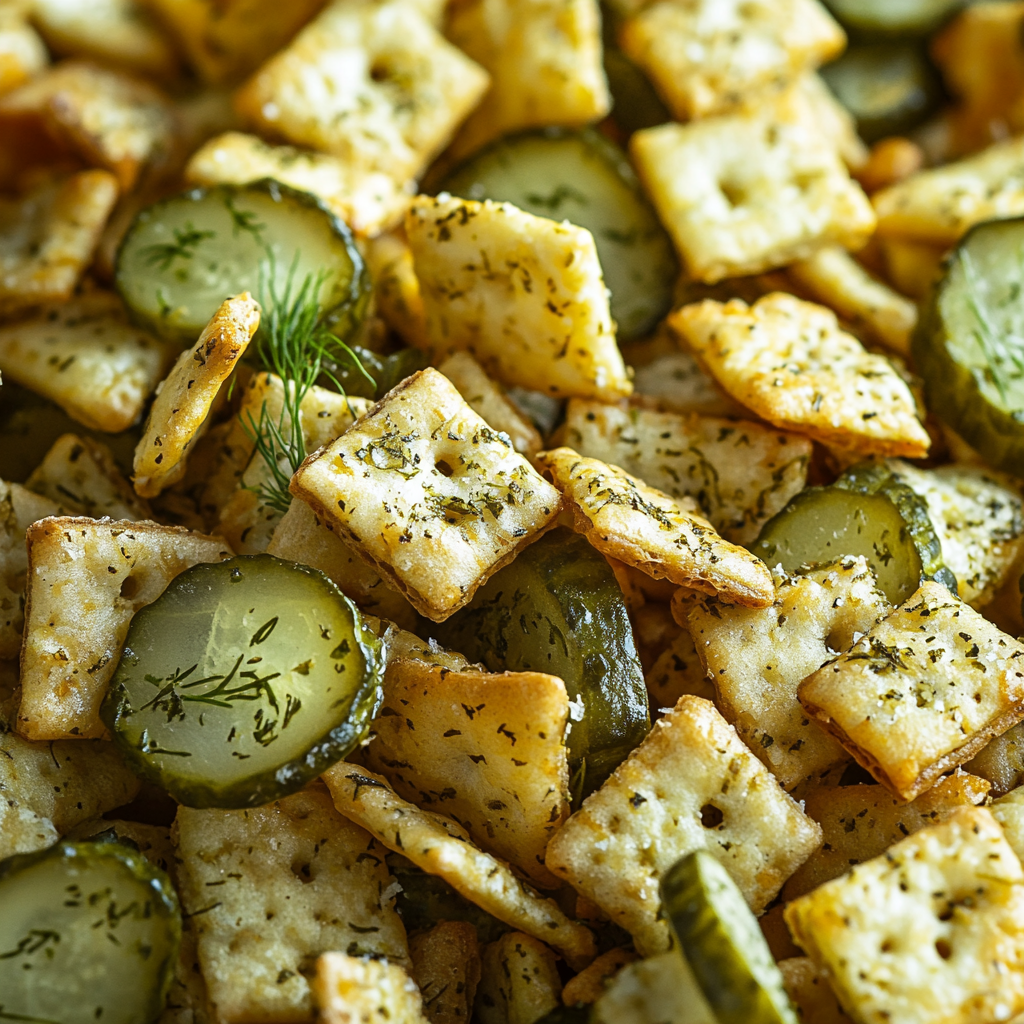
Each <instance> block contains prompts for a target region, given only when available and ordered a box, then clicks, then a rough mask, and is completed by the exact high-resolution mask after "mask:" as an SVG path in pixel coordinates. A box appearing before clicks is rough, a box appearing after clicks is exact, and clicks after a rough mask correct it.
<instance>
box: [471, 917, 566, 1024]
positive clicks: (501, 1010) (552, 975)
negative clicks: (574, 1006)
mask: <svg viewBox="0 0 1024 1024" xmlns="http://www.w3.org/2000/svg"><path fill="white" fill-rule="evenodd" d="M482 959H483V964H482V967H483V972H482V976H481V978H480V987H479V988H478V989H477V995H476V1008H475V1009H476V1013H475V1019H476V1020H478V1021H479V1022H480V1024H512V1022H513V1021H524V1022H525V1021H531V1020H532V1021H539V1020H541V1019H543V1018H544V1017H546V1016H547V1015H548V1014H549V1013H551V1012H552V1011H553V1010H555V1009H556V1008H557V1007H559V1006H560V1005H561V1000H560V998H559V996H560V994H561V991H562V979H561V977H560V976H559V974H558V963H557V959H556V957H555V954H554V953H553V952H552V951H551V950H550V949H548V947H547V946H545V945H544V943H543V942H539V941H538V940H537V939H535V938H533V936H532V935H523V934H522V932H509V933H508V934H506V935H503V936H502V937H501V938H500V939H498V940H497V941H496V942H492V943H490V945H487V946H485V947H484V949H483V958H482Z"/></svg>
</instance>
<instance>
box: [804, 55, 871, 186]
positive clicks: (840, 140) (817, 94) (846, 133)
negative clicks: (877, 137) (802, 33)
mask: <svg viewBox="0 0 1024 1024" xmlns="http://www.w3.org/2000/svg"><path fill="white" fill-rule="evenodd" d="M797 86H798V87H799V89H800V90H801V91H802V92H803V94H804V99H805V100H807V102H808V103H809V104H810V110H811V114H812V115H813V117H814V118H815V120H816V121H817V123H818V130H819V131H820V132H821V134H822V135H823V136H825V138H827V139H828V140H829V141H830V142H831V143H832V145H833V146H834V147H835V150H836V152H837V153H838V154H839V155H840V156H841V157H842V159H843V163H845V164H846V166H847V167H849V168H850V170H851V171H853V172H855V173H856V175H857V177H858V180H859V178H860V175H861V172H862V171H863V169H864V167H865V165H866V164H867V162H868V159H869V152H868V147H867V146H866V145H865V144H864V142H863V140H862V139H861V137H860V136H859V135H858V134H857V122H856V121H855V120H854V118H853V115H852V114H851V113H850V112H849V111H848V110H847V109H846V107H844V106H843V105H842V103H840V102H839V100H838V99H837V98H836V96H835V94H834V93H833V92H832V90H831V89H829V87H828V86H827V85H826V84H825V81H824V79H822V77H821V75H819V74H817V72H814V71H807V72H804V74H803V75H801V76H800V78H799V80H798V82H797Z"/></svg>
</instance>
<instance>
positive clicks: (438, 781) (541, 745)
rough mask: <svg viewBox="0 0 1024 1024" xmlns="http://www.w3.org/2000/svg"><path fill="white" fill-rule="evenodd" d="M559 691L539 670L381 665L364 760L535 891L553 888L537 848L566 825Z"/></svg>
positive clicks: (565, 705)
mask: <svg viewBox="0 0 1024 1024" xmlns="http://www.w3.org/2000/svg"><path fill="white" fill-rule="evenodd" d="M568 721H569V698H568V697H567V696H566V692H565V684H564V683H563V682H562V680H561V679H558V678H557V677H556V676H549V675H544V674H543V673H541V672H503V673H497V674H491V673H487V672H477V671H467V672H452V671H450V670H449V669H447V668H443V667H441V666H436V665H428V664H426V663H424V662H422V661H415V660H404V659H402V660H398V661H391V662H389V665H388V670H387V675H386V676H385V679H384V703H383V704H382V705H381V708H380V710H379V711H378V712H377V717H376V719H375V720H374V722H373V725H372V726H371V731H372V734H373V740H372V742H371V743H370V744H369V745H368V746H367V748H366V750H365V753H364V758H365V761H366V765H367V767H368V768H371V769H373V770H374V771H375V772H378V773H379V774H381V775H382V776H384V778H386V779H387V780H388V782H390V783H391V785H392V786H393V787H394V789H395V792H396V793H398V795H399V796H401V797H403V798H404V799H406V800H409V801H410V802H411V803H415V804H416V805H417V806H419V807H427V808H430V809H432V810H437V811H440V812H441V813H442V814H447V815H448V816H449V817H452V818H454V819H455V820H456V821H457V822H458V823H459V824H460V825H461V826H462V827H463V828H464V829H465V830H466V831H467V832H468V833H469V835H470V837H471V838H472V839H473V841H474V842H475V843H476V844H477V845H478V846H479V847H480V848H481V849H483V850H487V851H489V852H490V853H493V854H494V855H495V856H496V857H500V858H501V859H502V860H505V861H508V862H509V863H510V864H512V865H513V866H514V867H516V868H518V869H519V870H520V871H522V872H523V873H524V874H525V875H526V876H527V877H528V878H529V879H530V880H531V881H532V882H533V883H534V884H536V885H541V886H543V887H545V888H554V887H556V886H557V885H558V881H557V879H555V877H554V876H553V875H552V874H551V872H550V871H548V870H547V869H546V868H545V867H544V850H545V849H546V848H547V845H548V841H549V840H550V839H551V837H552V835H554V834H555V833H556V832H557V831H558V829H559V827H560V826H561V824H562V822H563V821H565V819H566V818H568V817H569V800H568V789H569V767H568V762H567V760H566V748H565V732H566V725H567V724H568Z"/></svg>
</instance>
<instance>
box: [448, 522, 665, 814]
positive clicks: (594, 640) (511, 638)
mask: <svg viewBox="0 0 1024 1024" xmlns="http://www.w3.org/2000/svg"><path fill="white" fill-rule="evenodd" d="M436 633H437V639H438V640H439V641H440V642H441V643H442V644H444V645H445V646H446V647H449V648H451V649H452V650H456V651H459V652H460V653H462V654H464V655H465V656H466V657H467V658H469V660H470V661H481V662H483V663H484V665H486V666H487V668H489V669H490V670H491V671H492V672H502V671H505V670H508V671H512V672H517V671H534V672H548V673H550V674H551V675H556V676H560V677H561V678H562V680H564V682H565V688H566V691H567V692H568V694H569V700H570V701H572V702H573V703H572V708H571V712H570V714H571V717H572V723H571V725H572V728H571V729H570V732H569V736H568V740H567V746H568V748H569V749H568V754H569V771H570V772H571V773H572V776H573V781H572V783H571V789H572V793H573V797H574V802H576V803H578V802H579V799H580V798H581V797H582V796H585V795H586V794H587V793H590V792H592V791H593V790H595V789H597V787H598V786H599V785H600V784H601V783H602V782H604V780H605V779H606V778H607V777H608V776H609V775H610V774H611V773H612V772H613V771H614V770H615V768H616V767H617V766H618V765H619V763H620V762H622V761H623V760H625V758H626V756H627V755H628V754H629V752H630V751H631V750H632V749H633V748H634V747H636V746H637V744H639V743H640V741H641V740H642V739H643V738H644V736H646V735H647V733H648V731H649V729H650V716H649V713H648V708H647V688H646V687H645V685H644V675H643V670H642V668H641V667H640V659H639V657H638V656H637V652H636V645H635V643H634V640H633V629H632V626H631V624H630V621H629V615H628V613H627V612H626V605H625V603H624V602H623V599H622V591H621V590H620V589H619V585H618V583H617V582H616V580H615V575H614V573H613V572H612V570H611V568H610V567H609V565H608V563H607V561H605V559H604V557H603V556H602V555H601V554H599V553H598V552H597V551H596V550H595V549H594V548H593V547H592V546H591V544H590V543H589V542H588V541H587V540H586V538H584V537H581V536H579V535H578V534H574V533H572V532H570V531H569V530H566V529H564V528H562V529H557V530H552V531H551V533H549V534H547V535H546V536H544V537H542V538H541V539H540V540H539V541H537V543H536V544H531V545H530V546H529V547H528V548H527V549H526V550H525V551H524V552H522V554H520V555H519V557H518V558H516V560H515V561H514V562H513V563H512V564H511V565H509V566H506V567H505V568H504V569H502V570H501V571H500V572H498V573H497V574H496V575H495V576H493V577H492V578H491V579H490V580H488V582H487V583H485V584H484V585H483V587H481V588H480V590H478V591H477V593H476V596H475V597H474V598H473V600H472V602H471V603H470V604H469V605H468V606H467V607H466V608H464V609H462V610H461V611H459V612H456V613H455V614H454V615H453V616H452V617H451V618H450V619H448V620H447V621H446V622H444V623H441V624H440V625H439V626H438V627H437V630H436Z"/></svg>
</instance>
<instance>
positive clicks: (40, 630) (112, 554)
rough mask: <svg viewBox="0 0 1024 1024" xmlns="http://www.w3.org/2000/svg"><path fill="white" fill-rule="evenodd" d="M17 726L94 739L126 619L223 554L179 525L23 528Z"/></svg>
mask: <svg viewBox="0 0 1024 1024" xmlns="http://www.w3.org/2000/svg"><path fill="white" fill-rule="evenodd" d="M26 543H27V544H28V580H27V588H26V590H27V601H26V605H25V642H24V644H23V646H22V649H21V687H22V696H21V707H20V709H19V710H18V719H17V730H18V732H20V733H21V734H22V735H23V736H26V737H27V738H28V739H38V740H55V739H72V738H74V737H78V738H80V739H86V738H90V737H96V736H102V735H103V734H104V731H105V730H104V727H103V724H102V722H100V720H99V707H100V703H101V702H102V700H103V697H104V696H105V695H106V691H107V684H108V683H109V682H110V677H111V676H112V675H113V673H114V669H115V668H116V667H117V659H118V658H119V656H120V653H121V645H122V644H123V643H124V638H125V635H126V634H127V632H128V624H129V622H131V618H132V616H133V615H134V614H135V613H136V612H137V611H138V610H139V609H140V608H144V607H145V606H146V605H148V604H152V603H153V602H154V601H155V600H156V599H157V598H158V597H159V596H160V595H161V594H162V593H163V592H164V590H165V589H166V587H167V584H168V583H170V581H171V580H172V579H174V577H175V576H177V575H178V574H179V573H180V572H183V571H184V570H185V569H187V568H189V567H190V566H193V565H195V564H196V563H198V562H219V561H221V560H222V559H224V558H228V557H229V556H230V555H231V551H230V550H229V549H228V547H227V545H226V544H224V543H223V542H222V541H221V540H219V539H218V538H215V537H207V536H204V535H203V534H199V533H189V531H188V530H184V529H182V528H181V527H178V526H158V525H157V524H156V523H131V522H111V521H110V520H101V521H97V520H95V519H85V518H73V517H62V518H53V519H43V520H41V521H40V522H37V523H33V524H32V526H30V527H29V529H28V533H27V536H26Z"/></svg>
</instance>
